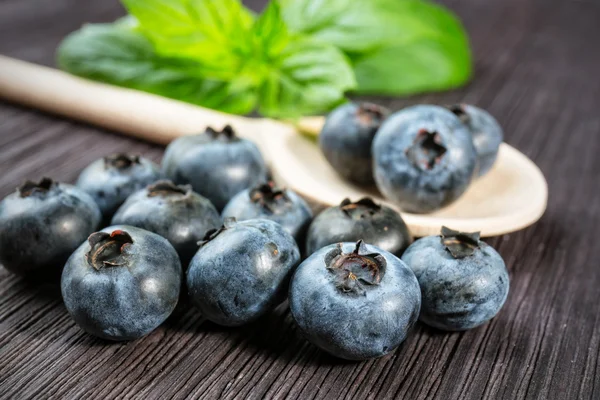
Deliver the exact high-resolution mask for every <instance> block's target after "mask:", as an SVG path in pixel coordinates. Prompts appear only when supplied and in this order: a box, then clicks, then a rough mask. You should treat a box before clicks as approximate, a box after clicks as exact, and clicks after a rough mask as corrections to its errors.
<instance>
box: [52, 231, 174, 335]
mask: <svg viewBox="0 0 600 400" xmlns="http://www.w3.org/2000/svg"><path fill="white" fill-rule="evenodd" d="M181 281H182V272H181V264H180V262H179V257H177V252H176V251H175V249H174V248H173V246H171V245H170V244H169V242H168V241H167V240H166V239H165V238H163V237H161V236H159V235H157V234H156V233H152V232H148V231H145V230H143V229H140V228H134V227H132V226H126V225H120V226H111V227H108V228H105V229H103V230H102V231H100V232H96V233H93V234H92V235H91V236H90V237H89V239H88V241H87V242H84V243H83V244H82V245H81V246H80V247H79V248H78V249H77V250H75V252H74V253H73V254H72V255H71V257H70V258H69V260H68V261H67V264H66V265H65V268H64V270H63V274H62V280H61V291H62V296H63V300H64V302H65V306H66V307H67V311H68V312H69V314H70V315H71V317H72V318H73V319H74V320H75V323H77V325H79V326H80V327H81V328H82V329H83V330H85V331H86V332H88V333H90V334H92V335H95V336H98V337H101V338H103V339H110V340H133V339H137V338H139V337H142V336H144V335H146V334H148V333H150V332H151V331H153V330H154V329H155V328H157V327H158V326H159V325H160V324H162V323H163V321H165V320H166V319H167V317H168V316H169V315H170V314H171V312H172V311H173V309H174V308H175V306H176V305H177V300H178V298H179V291H180V288H181Z"/></svg>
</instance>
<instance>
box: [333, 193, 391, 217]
mask: <svg viewBox="0 0 600 400" xmlns="http://www.w3.org/2000/svg"><path fill="white" fill-rule="evenodd" d="M340 210H342V212H343V213H344V214H345V215H346V216H347V217H350V218H354V219H363V218H370V217H372V216H373V215H375V214H376V213H378V212H379V210H381V206H380V205H379V204H377V203H375V202H374V201H373V199H372V198H370V197H363V198H362V199H360V200H358V201H355V202H351V201H350V199H348V198H346V199H344V200H342V202H341V203H340Z"/></svg>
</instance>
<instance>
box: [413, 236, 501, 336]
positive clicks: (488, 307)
mask: <svg viewBox="0 0 600 400" xmlns="http://www.w3.org/2000/svg"><path fill="white" fill-rule="evenodd" d="M402 260H403V261H404V262H406V264H407V265H408V266H409V267H410V268H411V269H412V270H413V272H414V273H415V275H416V276H417V279H418V280H419V285H420V286H421V294H422V301H423V304H422V307H421V321H423V322H424V323H426V324H427V325H430V326H433V327H435V328H439V329H444V330H448V331H462V330H466V329H471V328H474V327H476V326H479V325H481V324H483V323H485V322H487V321H489V320H490V319H492V318H493V317H494V316H495V315H496V314H497V313H498V311H500V308H501V307H502V305H503V304H504V301H505V300H506V297H507V295H508V287H509V279H508V272H507V270H506V266H505V265H504V261H503V260H502V257H501V256H500V255H499V254H498V253H497V252H496V251H495V250H494V249H493V248H492V247H491V246H489V245H487V244H486V243H484V242H482V241H480V240H479V233H462V232H456V231H453V230H451V229H448V228H446V227H444V228H442V234H441V236H427V237H424V238H422V239H419V240H417V241H416V242H414V243H413V244H412V245H411V246H410V247H409V248H408V249H407V250H406V252H405V253H404V255H403V256H402Z"/></svg>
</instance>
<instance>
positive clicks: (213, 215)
mask: <svg viewBox="0 0 600 400" xmlns="http://www.w3.org/2000/svg"><path fill="white" fill-rule="evenodd" d="M111 224H112V225H131V226H137V227H138V228H142V229H145V230H147V231H150V232H154V233H158V234H159V235H160V236H162V237H164V238H165V239H167V240H168V241H169V242H170V243H171V244H172V245H173V247H175V250H177V253H178V254H179V258H180V259H181V263H182V264H183V265H184V266H187V264H188V263H189V261H190V260H191V259H192V257H193V256H194V254H196V251H197V250H198V245H197V243H198V241H200V240H202V238H204V234H205V233H206V232H207V231H208V230H211V229H215V228H218V227H219V226H220V225H221V217H220V216H219V213H218V212H217V210H216V209H215V206H213V205H212V204H211V202H210V201H209V200H208V199H206V198H204V197H202V196H200V195H199V194H197V193H194V192H193V191H192V188H191V187H190V186H189V185H186V186H176V185H174V184H173V182H171V181H166V180H162V181H158V182H155V183H153V184H152V185H150V186H148V187H147V188H145V189H142V190H140V191H138V192H136V193H134V194H132V195H131V196H129V197H128V198H127V200H126V201H125V203H123V205H122V206H121V207H120V208H119V209H118V210H117V213H116V214H115V215H114V217H113V219H112V222H111Z"/></svg>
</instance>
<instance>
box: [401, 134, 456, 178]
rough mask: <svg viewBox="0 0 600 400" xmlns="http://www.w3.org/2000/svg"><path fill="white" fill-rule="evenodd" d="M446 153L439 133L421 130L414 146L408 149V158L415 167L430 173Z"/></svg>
mask: <svg viewBox="0 0 600 400" xmlns="http://www.w3.org/2000/svg"><path fill="white" fill-rule="evenodd" d="M446 151H447V149H446V146H444V144H443V143H442V136H441V135H440V134H439V133H438V132H430V131H428V130H426V129H421V130H420V131H419V133H418V134H417V136H416V137H415V140H414V142H413V144H412V146H410V147H409V148H408V149H406V156H407V157H408V159H409V160H410V161H411V162H412V163H413V165H414V166H416V167H420V168H421V169H423V170H425V171H428V170H432V169H433V167H435V166H436V165H437V164H439V163H440V161H441V160H442V158H443V157H444V154H446Z"/></svg>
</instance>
